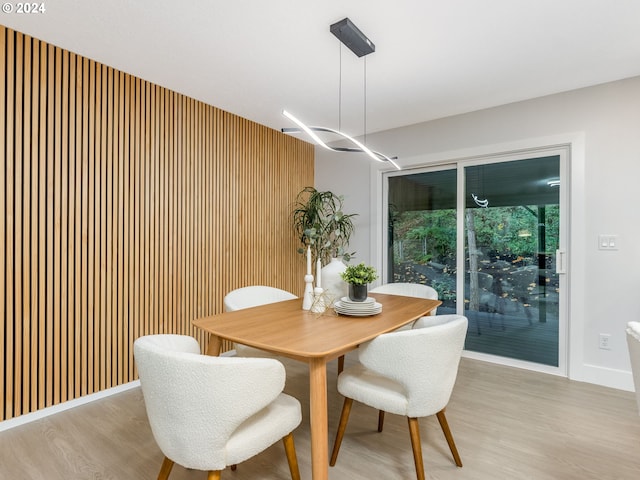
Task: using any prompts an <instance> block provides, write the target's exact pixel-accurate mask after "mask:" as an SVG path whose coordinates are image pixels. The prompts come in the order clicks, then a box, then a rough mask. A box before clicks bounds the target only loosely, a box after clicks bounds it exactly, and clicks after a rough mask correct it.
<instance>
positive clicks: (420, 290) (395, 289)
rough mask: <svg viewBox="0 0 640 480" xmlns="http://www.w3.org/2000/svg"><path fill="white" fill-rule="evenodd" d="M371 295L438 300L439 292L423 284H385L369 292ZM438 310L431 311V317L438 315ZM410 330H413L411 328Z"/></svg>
mask: <svg viewBox="0 0 640 480" xmlns="http://www.w3.org/2000/svg"><path fill="white" fill-rule="evenodd" d="M369 293H388V294H390V295H404V296H405V297H417V298H427V299H429V300H438V292H437V291H436V289H435V288H433V287H430V286H429V285H423V284H422V283H404V282H397V283H385V284H383V285H379V286H377V287H375V288H372V289H371V290H369ZM436 311H437V309H436V308H434V309H433V310H432V311H431V315H435V314H436ZM409 328H411V327H410V326H409Z"/></svg>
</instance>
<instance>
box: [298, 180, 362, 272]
mask: <svg viewBox="0 0 640 480" xmlns="http://www.w3.org/2000/svg"><path fill="white" fill-rule="evenodd" d="M343 201H344V197H343V196H342V195H340V196H339V195H336V194H335V193H333V192H329V191H327V192H321V191H318V190H316V189H315V188H313V187H305V188H304V189H303V190H302V191H301V192H300V193H298V196H297V197H296V202H295V205H294V210H293V212H292V217H293V228H294V230H295V232H296V234H297V235H298V238H300V243H301V244H302V247H300V248H299V249H298V252H299V253H305V252H306V247H307V246H310V247H311V252H312V254H313V257H314V260H317V259H320V260H321V262H322V263H323V264H324V265H326V264H327V263H328V262H329V260H330V259H331V258H338V257H342V258H344V259H345V260H347V261H348V260H349V259H350V258H351V257H352V256H353V255H354V252H352V253H348V252H346V250H345V249H346V248H347V247H348V245H349V239H350V238H351V234H352V233H353V221H352V218H353V217H355V216H356V215H357V214H355V213H353V214H349V215H346V214H345V213H343V212H342V203H343Z"/></svg>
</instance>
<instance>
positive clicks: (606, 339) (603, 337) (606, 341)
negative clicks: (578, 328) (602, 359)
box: [600, 333, 611, 350]
mask: <svg viewBox="0 0 640 480" xmlns="http://www.w3.org/2000/svg"><path fill="white" fill-rule="evenodd" d="M600 349H601V350H611V335H609V334H608V333H601V334H600Z"/></svg>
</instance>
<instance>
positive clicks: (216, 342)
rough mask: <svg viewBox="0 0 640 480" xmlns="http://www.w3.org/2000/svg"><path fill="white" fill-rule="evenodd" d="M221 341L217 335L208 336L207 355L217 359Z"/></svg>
mask: <svg viewBox="0 0 640 480" xmlns="http://www.w3.org/2000/svg"><path fill="white" fill-rule="evenodd" d="M221 348H222V340H221V339H220V337H219V336H217V335H209V345H207V355H211V356H212V357H217V356H219V355H220V349H221Z"/></svg>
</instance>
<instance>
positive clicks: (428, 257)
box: [391, 205, 560, 300]
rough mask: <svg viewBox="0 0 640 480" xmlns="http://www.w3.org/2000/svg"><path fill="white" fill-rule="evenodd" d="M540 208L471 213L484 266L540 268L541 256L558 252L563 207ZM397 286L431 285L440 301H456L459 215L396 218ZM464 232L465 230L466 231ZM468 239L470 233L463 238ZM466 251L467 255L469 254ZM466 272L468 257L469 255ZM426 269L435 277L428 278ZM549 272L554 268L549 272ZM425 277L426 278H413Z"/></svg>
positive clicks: (403, 214) (395, 215) (408, 214)
mask: <svg viewBox="0 0 640 480" xmlns="http://www.w3.org/2000/svg"><path fill="white" fill-rule="evenodd" d="M541 212H542V209H541V210H539V208H538V206H537V205H536V206H514V207H493V208H491V207H490V208H477V209H473V217H474V227H475V233H476V245H477V250H478V252H477V254H478V255H479V259H480V261H485V262H494V261H496V260H503V261H507V262H510V263H511V264H513V265H517V266H526V265H537V263H538V254H539V253H540V254H546V256H547V258H549V259H550V258H551V257H552V253H553V252H555V250H556V249H557V248H558V235H559V217H560V215H559V207H558V205H548V206H546V207H544V218H543V219H540V220H539V219H538V215H539V213H541ZM539 224H543V225H544V229H543V230H544V237H545V245H544V251H542V248H539V247H538V241H539V235H540V233H541V231H540V230H539V229H538V226H539ZM391 228H392V231H393V243H394V281H396V282H398V281H418V282H420V283H426V284H428V285H431V286H432V287H433V288H435V289H436V290H437V291H438V295H439V298H440V299H442V300H453V299H455V296H456V293H455V275H456V211H455V209H451V210H432V211H407V212H400V213H397V212H395V213H393V214H392V216H391ZM465 228H466V227H465ZM465 239H466V232H465ZM465 251H466V249H465ZM465 255H466V257H467V258H466V264H467V267H468V260H469V258H468V252H467V251H466V253H465ZM426 266H429V267H433V268H434V269H435V270H433V271H434V272H437V274H434V275H431V276H429V272H430V271H431V270H429V271H427V269H426V268H425V267H426ZM547 268H550V267H549V266H547ZM416 272H425V273H424V275H419V274H418V277H420V276H424V277H425V278H417V279H416V278H407V276H408V275H411V276H413V277H415V276H416V275H417V274H416Z"/></svg>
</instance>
